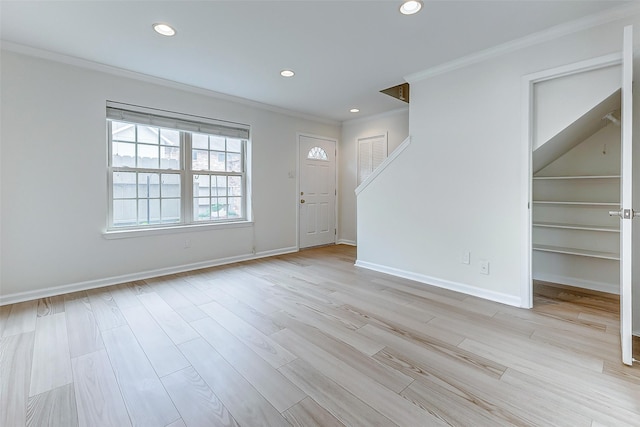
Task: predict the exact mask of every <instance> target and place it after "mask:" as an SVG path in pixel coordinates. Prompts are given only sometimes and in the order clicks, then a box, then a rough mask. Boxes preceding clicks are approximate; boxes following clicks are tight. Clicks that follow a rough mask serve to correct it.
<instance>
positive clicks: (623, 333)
mask: <svg viewBox="0 0 640 427" xmlns="http://www.w3.org/2000/svg"><path fill="white" fill-rule="evenodd" d="M622 46H623V47H622V150H621V151H622V168H621V169H622V170H621V175H622V185H621V191H620V193H621V194H620V212H619V215H620V338H621V343H622V362H623V363H625V364H627V365H631V364H632V362H633V356H632V354H633V352H632V336H631V335H632V318H633V316H632V308H633V304H632V300H631V297H632V295H631V287H632V286H631V284H632V281H631V272H632V269H633V263H632V260H633V257H632V254H631V250H632V238H633V237H632V229H631V227H632V223H633V217H634V210H633V205H632V194H633V187H632V178H633V177H632V170H633V161H632V160H633V157H632V154H633V153H632V144H633V140H632V137H633V135H632V126H633V108H632V107H633V94H632V87H633V27H632V26H628V27H625V29H624V42H623V45H622ZM635 214H640V213H639V212H635Z"/></svg>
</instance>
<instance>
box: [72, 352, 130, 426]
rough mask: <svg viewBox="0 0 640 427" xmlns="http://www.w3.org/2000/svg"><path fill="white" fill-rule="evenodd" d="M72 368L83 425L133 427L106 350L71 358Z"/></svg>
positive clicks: (80, 419) (79, 417)
mask: <svg viewBox="0 0 640 427" xmlns="http://www.w3.org/2000/svg"><path fill="white" fill-rule="evenodd" d="M71 368H72V370H73V379H74V385H75V397H76V407H77V409H78V424H79V425H80V426H87V427H102V426H104V427H126V426H131V421H130V420H129V415H128V414H127V409H126V407H125V405H124V400H123V399H122V395H121V394H120V389H119V388H118V383H117V382H116V377H115V375H114V373H113V370H112V368H111V364H110V363H109V358H108V357H107V353H106V351H105V350H104V349H102V350H99V351H96V352H94V353H88V354H85V355H82V356H79V357H75V358H73V359H71Z"/></svg>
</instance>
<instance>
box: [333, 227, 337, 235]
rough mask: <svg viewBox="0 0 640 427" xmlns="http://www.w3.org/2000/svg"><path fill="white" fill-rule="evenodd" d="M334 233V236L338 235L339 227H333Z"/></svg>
mask: <svg viewBox="0 0 640 427" xmlns="http://www.w3.org/2000/svg"><path fill="white" fill-rule="evenodd" d="M333 235H334V236H337V235H338V229H337V228H334V229H333Z"/></svg>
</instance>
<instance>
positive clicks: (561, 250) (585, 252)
mask: <svg viewBox="0 0 640 427" xmlns="http://www.w3.org/2000/svg"><path fill="white" fill-rule="evenodd" d="M533 250H534V251H540V252H553V253H557V254H565V255H576V256H583V257H590V258H601V259H610V260H614V261H619V260H620V255H619V254H617V253H613V252H601V251H592V250H589V249H577V248H565V247H563V246H551V245H537V244H536V245H533Z"/></svg>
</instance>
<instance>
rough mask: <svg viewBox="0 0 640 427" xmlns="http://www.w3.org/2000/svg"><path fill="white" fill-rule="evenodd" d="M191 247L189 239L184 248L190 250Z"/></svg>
mask: <svg viewBox="0 0 640 427" xmlns="http://www.w3.org/2000/svg"><path fill="white" fill-rule="evenodd" d="M190 247H191V240H189V239H187V240H185V241H184V248H185V249H189V248H190Z"/></svg>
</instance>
